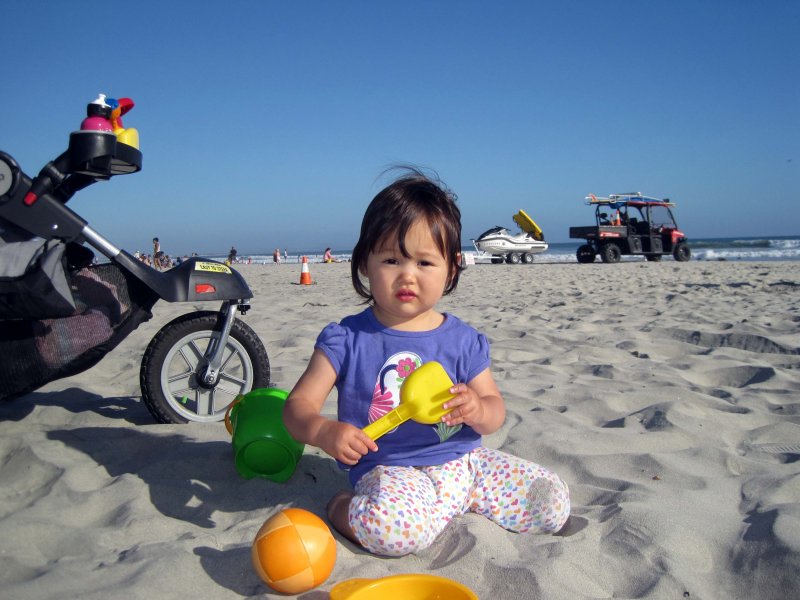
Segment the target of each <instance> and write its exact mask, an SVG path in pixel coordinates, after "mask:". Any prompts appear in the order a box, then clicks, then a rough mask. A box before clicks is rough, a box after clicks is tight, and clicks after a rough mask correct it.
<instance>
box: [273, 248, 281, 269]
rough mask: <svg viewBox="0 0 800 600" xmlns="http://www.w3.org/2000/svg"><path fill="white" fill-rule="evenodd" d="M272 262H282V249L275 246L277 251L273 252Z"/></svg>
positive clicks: (277, 263)
mask: <svg viewBox="0 0 800 600" xmlns="http://www.w3.org/2000/svg"><path fill="white" fill-rule="evenodd" d="M272 262H274V263H275V264H276V265H279V264H281V249H280V248H275V252H273V253H272Z"/></svg>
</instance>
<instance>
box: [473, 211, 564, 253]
mask: <svg viewBox="0 0 800 600" xmlns="http://www.w3.org/2000/svg"><path fill="white" fill-rule="evenodd" d="M513 219H514V222H515V223H516V224H517V225H519V228H520V229H521V230H522V231H521V232H520V233H517V234H512V233H511V232H510V231H509V230H508V229H506V228H505V227H500V226H497V227H492V228H491V229H489V230H487V231H484V232H483V233H482V234H481V235H479V236H478V237H477V238H475V239H473V240H472V244H473V245H474V246H475V250H477V252H478V255H477V256H476V258H477V259H481V258H490V259H491V262H492V263H493V264H499V263H502V262H507V263H509V264H512V265H516V264H519V263H524V264H530V263H532V262H533V255H534V254H540V253H542V252H544V251H545V250H547V248H548V247H549V245H548V244H547V242H545V241H544V233H543V232H542V229H541V227H539V226H538V225H537V224H536V222H535V221H534V220H533V219H531V218H530V217H529V216H528V215H527V213H526V212H525V211H524V210H521V209H520V211H519V212H518V213H517V214H515V215H514V217H513Z"/></svg>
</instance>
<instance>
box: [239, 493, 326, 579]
mask: <svg viewBox="0 0 800 600" xmlns="http://www.w3.org/2000/svg"><path fill="white" fill-rule="evenodd" d="M252 559H253V568H255V570H256V573H258V576H259V577H261V579H263V580H264V583H266V584H267V585H268V586H270V587H271V588H272V589H274V590H275V591H278V592H282V593H284V594H300V593H302V592H305V591H308V590H310V589H312V588H315V587H317V586H318V585H320V584H321V583H323V582H324V581H325V580H326V579H327V578H328V576H329V575H330V574H331V571H333V566H334V564H335V563H336V540H335V539H334V538H333V535H331V530H330V529H328V526H327V525H325V522H324V521H323V520H322V519H320V518H319V517H318V516H317V515H315V514H314V513H310V512H308V511H307V510H303V509H301V508H287V509H286V510H282V511H281V512H279V513H278V514H276V515H274V516H272V517H270V518H269V519H267V521H266V522H265V523H264V524H263V525H262V526H261V529H259V530H258V533H257V534H256V539H255V541H254V542H253V549H252Z"/></svg>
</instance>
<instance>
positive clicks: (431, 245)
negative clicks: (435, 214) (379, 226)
mask: <svg viewBox="0 0 800 600" xmlns="http://www.w3.org/2000/svg"><path fill="white" fill-rule="evenodd" d="M405 243H406V244H405V245H406V251H407V252H408V254H409V255H410V257H405V256H403V253H402V252H401V251H400V245H399V243H398V241H397V240H396V239H391V240H388V241H386V242H384V244H383V245H381V246H379V247H378V248H376V249H375V250H374V251H372V252H370V254H369V256H368V257H367V266H366V272H365V273H364V275H366V277H367V279H368V280H369V288H370V290H371V292H372V297H373V298H374V299H375V305H374V308H373V311H374V313H375V316H376V317H377V318H378V320H379V321H380V322H381V323H383V324H384V325H386V326H387V327H391V328H393V329H402V330H406V331H428V330H430V329H435V328H436V327H438V326H439V325H441V323H442V315H441V314H440V313H438V312H436V311H435V310H434V307H435V306H436V303H437V302H438V301H439V299H440V298H441V297H442V294H443V293H444V288H445V285H446V284H447V278H448V275H449V274H450V267H449V266H448V264H447V261H446V260H445V257H444V256H442V253H441V251H440V250H439V246H438V245H437V244H436V242H435V241H434V239H433V236H432V235H431V232H430V228H429V227H428V224H427V223H426V222H424V221H417V222H416V223H415V224H414V225H412V226H411V228H410V229H409V230H408V233H407V235H406V239H405Z"/></svg>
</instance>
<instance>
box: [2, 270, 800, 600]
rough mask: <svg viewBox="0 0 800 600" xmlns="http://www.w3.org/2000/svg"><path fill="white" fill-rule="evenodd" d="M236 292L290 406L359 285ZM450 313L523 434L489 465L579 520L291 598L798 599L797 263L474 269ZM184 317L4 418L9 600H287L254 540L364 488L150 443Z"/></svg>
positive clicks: (476, 528) (194, 430) (157, 319)
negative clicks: (434, 589) (147, 389)
mask: <svg viewBox="0 0 800 600" xmlns="http://www.w3.org/2000/svg"><path fill="white" fill-rule="evenodd" d="M537 260H538V259H537ZM240 270H241V272H242V273H243V275H244V276H245V278H246V279H247V281H248V282H249V284H250V286H251V287H252V288H253V291H254V293H255V297H254V299H253V303H252V304H253V307H252V310H251V311H250V312H249V313H248V314H247V315H246V317H244V320H245V321H246V322H247V323H248V324H249V325H250V326H251V327H252V328H253V329H254V330H255V331H256V332H257V333H258V334H259V336H261V338H262V340H263V341H264V343H265V345H266V347H267V350H268V352H269V356H270V361H271V364H272V380H273V383H274V384H275V385H277V386H278V387H280V388H284V389H291V387H292V386H293V384H294V383H295V381H296V380H297V378H298V377H299V376H300V374H301V373H302V371H303V369H304V367H305V364H306V361H307V360H308V358H309V356H310V354H311V351H312V348H313V344H314V340H315V339H316V336H317V334H318V333H319V331H320V330H321V329H322V327H323V326H325V325H326V324H327V323H329V322H331V321H338V320H340V319H341V318H342V317H344V316H346V315H348V314H352V313H354V312H356V311H358V310H360V304H359V299H358V297H357V296H356V295H355V293H354V292H353V290H352V286H351V284H350V272H349V265H348V264H328V265H323V264H312V265H311V275H312V278H313V280H314V283H315V284H314V285H311V286H299V285H296V284H297V282H298V281H299V276H300V273H299V268H298V266H297V265H281V266H274V265H250V266H247V265H245V266H242V267H241V268H240ZM198 307H200V306H198ZM441 308H443V309H444V310H448V311H451V312H453V313H455V314H457V315H458V316H459V317H461V318H462V319H464V320H465V321H467V322H469V323H470V324H472V325H473V326H475V327H476V328H478V329H480V330H482V331H483V332H485V333H486V334H487V335H488V337H489V339H490V341H491V343H492V359H493V365H492V369H493V371H494V374H495V377H496V379H497V381H498V383H499V385H500V389H501V391H502V392H503V394H504V397H505V400H506V404H507V411H508V416H507V419H506V423H505V425H504V426H503V427H502V428H501V430H500V431H498V432H497V433H496V434H494V435H492V436H489V437H487V438H485V444H486V445H488V446H490V447H496V448H501V449H503V450H505V451H507V452H510V453H513V454H517V455H519V456H522V457H525V458H527V459H530V460H533V461H535V462H539V463H541V464H543V465H545V466H547V467H549V468H551V469H553V470H554V471H556V472H557V473H558V474H559V475H561V476H562V477H563V478H564V479H565V480H566V481H567V483H568V484H569V486H570V489H571V494H572V506H573V508H572V517H571V520H570V522H569V523H568V526H567V528H566V530H565V531H563V532H562V533H561V534H559V535H556V536H537V535H515V534H511V533H508V532H506V531H504V530H502V529H500V528H498V527H497V526H496V525H493V524H492V523H490V522H488V521H487V520H485V519H483V518H480V517H477V516H475V515H466V516H463V517H460V518H458V519H456V520H455V521H454V522H452V523H451V524H450V525H449V526H448V528H447V529H446V530H445V532H444V534H443V535H442V536H441V537H440V539H438V540H437V542H436V543H435V544H434V545H433V546H432V547H431V548H429V549H428V550H426V551H425V552H423V553H421V554H418V555H413V556H408V557H404V558H399V559H386V558H379V557H375V556H372V555H369V554H366V553H365V552H363V551H362V550H360V549H359V548H357V547H355V546H354V545H353V544H351V543H350V542H348V541H346V540H345V539H344V538H342V537H341V536H339V535H338V534H335V535H336V539H337V551H338V557H337V561H336V566H335V568H334V571H333V573H332V574H331V576H330V578H329V579H328V580H327V581H326V582H325V583H324V584H322V585H321V586H320V587H318V588H316V589H314V590H311V591H308V592H305V593H303V594H300V595H299V596H297V597H298V598H303V599H307V600H323V599H326V598H328V592H329V591H330V589H331V588H332V587H333V585H335V584H336V583H339V582H341V581H344V580H347V579H351V578H355V577H369V578H373V577H382V576H386V575H392V574H400V573H435V574H439V575H442V576H445V577H449V578H451V579H455V580H457V581H459V582H461V583H463V584H465V585H467V586H469V587H470V588H471V589H472V590H474V591H475V593H476V594H478V596H479V597H480V598H482V599H487V600H489V599H498V598H499V599H547V600H575V599H589V598H692V599H697V598H700V599H714V598H725V599H730V598H734V599H748V600H749V599H751V598H759V599H762V600H766V599H773V598H774V599H778V598H790V597H793V596H795V597H796V594H797V593H798V592H797V590H798V589H800V460H799V459H800V262H762V263H755V262H689V263H683V264H679V263H675V262H672V261H664V262H662V263H645V262H631V263H621V264H616V265H606V264H600V263H597V264H592V265H578V264H534V265H526V266H514V265H476V266H471V267H469V268H468V269H467V270H466V271H465V272H464V273H463V275H462V280H461V283H460V285H459V288H458V290H457V291H456V292H455V294H453V295H452V296H450V297H447V298H445V300H444V301H443V303H442V305H441ZM191 309H192V307H191V305H169V304H165V303H159V304H157V305H156V306H155V308H154V311H153V312H154V316H153V319H152V320H151V321H149V322H148V323H145V324H144V325H143V326H141V327H140V328H139V329H138V330H137V331H135V332H134V333H133V334H132V335H131V336H130V337H129V338H128V339H126V340H125V341H124V342H123V343H122V344H121V345H120V346H119V347H118V348H117V349H116V350H114V351H113V352H112V353H111V354H109V355H108V356H107V357H106V358H104V359H103V360H102V361H101V362H100V363H99V364H98V365H97V366H95V367H94V368H93V369H91V370H89V371H87V372H85V373H82V374H80V375H77V376H75V377H72V378H69V379H65V380H61V381H58V382H54V383H51V384H49V385H48V386H46V387H44V388H42V389H41V390H39V391H37V392H35V393H32V394H29V395H28V396H25V397H23V398H20V399H17V400H14V401H11V402H6V403H3V404H2V405H0V597H3V598H25V599H28V600H33V599H42V600H44V599H56V598H58V599H62V598H83V599H107V598H125V599H127V600H135V599H139V598H141V599H145V598H146V599H148V600H149V599H151V598H159V599H168V598H191V597H195V598H203V599H216V598H220V599H224V598H242V597H286V596H282V595H280V594H277V593H274V592H272V591H271V590H270V589H269V588H268V587H267V586H266V585H265V584H263V583H262V582H261V580H260V579H259V578H258V576H257V575H256V573H255V572H254V570H253V569H252V567H251V564H250V547H251V543H252V541H253V538H254V536H255V534H256V532H257V530H258V528H259V527H260V526H261V524H262V523H263V522H264V521H265V520H266V519H267V518H269V517H270V516H271V515H273V514H274V513H276V512H277V511H279V510H281V509H283V508H286V507H290V506H295V507H299V508H304V509H307V510H310V511H312V512H314V513H316V514H318V515H320V516H324V514H325V505H326V502H327V500H328V498H329V497H330V496H331V495H333V494H334V493H335V492H336V491H337V490H339V489H342V488H344V487H346V486H347V480H346V477H345V475H344V473H342V472H340V471H339V470H338V469H337V467H336V465H335V464H334V462H333V460H332V459H330V458H329V457H327V456H326V455H324V454H322V453H321V452H320V451H318V450H317V449H315V448H311V447H306V450H305V454H304V456H303V457H302V459H301V461H300V463H299V465H298V468H297V470H296V472H295V473H294V475H293V476H292V478H291V479H290V480H289V481H287V482H286V483H274V482H271V481H267V480H264V479H252V480H245V479H243V478H242V477H240V476H239V474H238V473H237V471H236V469H235V467H234V463H233V457H232V450H231V444H230V436H229V435H228V433H227V431H226V430H225V427H224V425H222V424H219V423H217V424H212V425H199V424H190V425H185V426H177V425H157V424H154V423H153V421H152V418H151V417H150V414H149V413H148V412H147V410H146V409H145V407H144V406H143V405H142V403H141V402H140V395H141V393H140V390H139V364H140V361H141V357H142V353H143V351H144V348H145V346H146V345H147V343H148V342H149V340H150V339H151V338H152V336H153V335H154V334H155V332H156V331H157V330H158V329H159V328H160V327H161V326H162V325H163V324H164V323H166V322H167V321H169V320H170V319H172V318H174V317H175V316H177V315H179V314H182V313H184V312H189V311H190V310H191ZM3 360H13V358H10V357H3ZM335 400H336V399H335V393H334V394H333V395H332V397H331V398H329V400H328V403H327V404H326V407H325V411H324V412H326V413H327V414H330V415H334V414H335V410H336V409H335Z"/></svg>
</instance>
